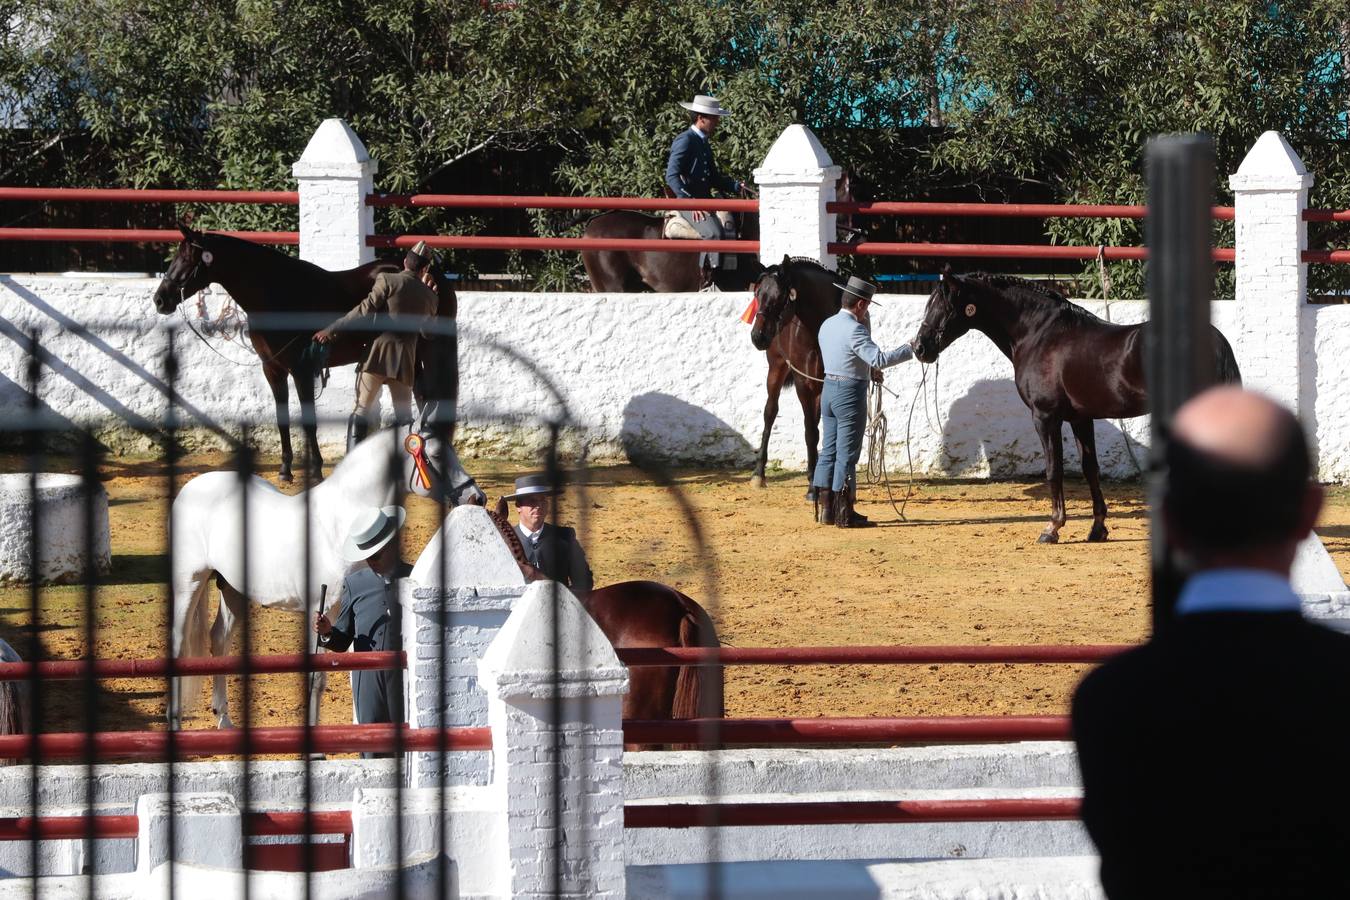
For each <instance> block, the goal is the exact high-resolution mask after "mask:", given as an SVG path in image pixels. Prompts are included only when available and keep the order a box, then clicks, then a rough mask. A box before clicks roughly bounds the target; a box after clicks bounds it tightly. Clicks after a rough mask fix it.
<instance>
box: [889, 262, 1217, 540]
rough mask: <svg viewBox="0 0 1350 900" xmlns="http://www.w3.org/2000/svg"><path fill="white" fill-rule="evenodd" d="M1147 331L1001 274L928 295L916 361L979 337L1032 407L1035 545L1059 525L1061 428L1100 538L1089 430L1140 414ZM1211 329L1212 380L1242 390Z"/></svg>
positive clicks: (1055, 533) (951, 282)
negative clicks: (1038, 468) (1036, 447)
mask: <svg viewBox="0 0 1350 900" xmlns="http://www.w3.org/2000/svg"><path fill="white" fill-rule="evenodd" d="M1150 327H1151V326H1149V325H1148V323H1144V324H1142V325H1115V324H1112V323H1110V322H1105V321H1103V320H1102V319H1099V318H1098V317H1097V316H1095V315H1093V314H1092V313H1090V312H1088V311H1087V310H1086V309H1084V308H1083V307H1081V306H1078V305H1076V304H1074V303H1071V302H1069V300H1068V299H1067V298H1066V297H1064V295H1062V294H1060V293H1059V292H1057V291H1053V290H1051V289H1049V288H1047V287H1044V286H1042V285H1039V284H1036V283H1034V282H1030V281H1026V280H1024V279H1021V278H1013V277H1008V276H994V275H984V274H974V275H951V274H948V275H945V276H944V278H943V280H942V282H941V283H940V284H939V285H938V287H937V288H936V289H934V291H933V293H932V295H930V297H929V298H928V305H927V307H926V308H925V310H924V318H923V323H922V325H921V327H920V329H919V336H918V338H917V339H916V341H915V344H916V346H915V355H916V356H917V357H918V359H919V360H920V361H921V362H925V363H931V362H934V361H936V360H937V358H938V355H939V354H940V353H941V352H942V351H943V350H945V349H946V348H947V347H948V346H950V345H951V343H952V342H953V341H955V340H956V339H957V338H959V337H960V336H961V335H963V334H965V333H966V332H967V331H970V330H975V331H980V332H983V333H984V334H985V335H986V336H987V337H988V338H989V339H990V340H992V341H993V342H994V344H995V345H996V346H997V347H998V348H999V350H1001V351H1002V352H1003V354H1004V355H1005V356H1007V357H1008V359H1009V360H1011V361H1012V364H1013V379H1014V381H1015V383H1016V385H1017V392H1018V395H1019V396H1020V397H1021V398H1022V402H1023V403H1025V404H1026V405H1027V408H1028V409H1030V410H1031V414H1032V417H1033V419H1034V420H1035V425H1036V433H1037V434H1038V435H1039V436H1040V439H1041V445H1042V449H1043V450H1044V452H1045V458H1046V481H1047V482H1048V483H1049V486H1050V496H1051V516H1050V523H1049V524H1048V525H1047V526H1046V527H1045V530H1044V531H1043V532H1042V533H1041V536H1040V538H1039V540H1040V541H1041V542H1042V543H1055V542H1056V541H1058V540H1059V529H1060V528H1061V527H1063V525H1064V522H1065V519H1066V515H1065V510H1064V445H1063V425H1064V423H1065V422H1067V423H1068V424H1069V427H1070V428H1071V429H1072V430H1073V434H1074V438H1075V439H1076V440H1077V442H1078V452H1079V456H1080V457H1081V458H1082V462H1083V476H1084V478H1086V479H1087V483H1088V488H1089V490H1090V491H1091V494H1092V513H1093V523H1092V529H1091V531H1089V533H1088V538H1087V539H1088V540H1089V541H1102V540H1105V539H1106V537H1107V528H1106V501H1105V499H1104V498H1103V496H1102V491H1101V485H1100V470H1099V466H1098V463H1097V446H1096V436H1095V433H1094V430H1093V423H1094V420H1096V419H1116V418H1132V417H1134V416H1139V415H1143V414H1144V413H1145V412H1146V411H1147V408H1148V407H1147V385H1146V384H1145V380H1144V364H1143V350H1144V342H1145V341H1146V340H1147V339H1148V330H1149V328H1150ZM1211 332H1212V334H1213V335H1214V340H1213V353H1214V377H1215V381H1216V382H1218V383H1241V380H1242V376H1241V373H1240V372H1239V371H1238V365H1237V359H1236V358H1235V357H1234V355H1233V348H1232V346H1231V345H1230V344H1229V343H1228V340H1227V339H1226V338H1225V337H1224V336H1223V334H1222V333H1220V332H1219V330H1218V329H1217V328H1213V327H1212V326H1211ZM1126 439H1127V440H1128V438H1126Z"/></svg>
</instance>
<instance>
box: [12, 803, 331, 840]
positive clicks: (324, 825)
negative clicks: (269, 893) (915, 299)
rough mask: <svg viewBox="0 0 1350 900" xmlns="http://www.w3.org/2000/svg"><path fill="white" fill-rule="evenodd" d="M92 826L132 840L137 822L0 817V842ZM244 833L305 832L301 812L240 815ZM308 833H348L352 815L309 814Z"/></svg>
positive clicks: (76, 834) (103, 834) (65, 834)
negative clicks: (90, 823) (91, 824)
mask: <svg viewBox="0 0 1350 900" xmlns="http://www.w3.org/2000/svg"><path fill="white" fill-rule="evenodd" d="M91 820H92V821H93V824H94V837H96V838H134V837H136V836H137V831H138V827H139V819H138V818H137V817H136V816H134V815H131V816H38V817H37V818H34V817H32V816H17V817H13V818H0V841H20V840H27V839H29V838H35V837H36V838H47V839H57V838H74V839H79V838H83V837H84V836H85V835H86V834H87V833H88V829H89V822H90V821H91ZM244 827H245V833H246V834H247V835H249V836H250V837H261V836H264V835H266V836H289V835H298V834H304V833H305V827H306V826H305V813H303V812H255V813H249V814H248V815H247V816H244ZM309 833H310V834H351V833H352V814H351V812H350V811H348V810H345V809H340V810H322V811H318V812H311V813H310V814H309Z"/></svg>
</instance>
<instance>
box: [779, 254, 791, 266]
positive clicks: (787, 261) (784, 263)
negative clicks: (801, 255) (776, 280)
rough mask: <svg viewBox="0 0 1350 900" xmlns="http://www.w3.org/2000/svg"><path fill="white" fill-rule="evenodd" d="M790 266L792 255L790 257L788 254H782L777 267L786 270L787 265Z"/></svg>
mask: <svg viewBox="0 0 1350 900" xmlns="http://www.w3.org/2000/svg"><path fill="white" fill-rule="evenodd" d="M791 264H792V255H791V254H790V253H784V254H783V261H782V262H781V263H779V265H780V266H781V267H782V268H784V269H786V268H787V267H788V266H789V265H791Z"/></svg>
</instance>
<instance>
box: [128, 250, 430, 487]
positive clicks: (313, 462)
mask: <svg viewBox="0 0 1350 900" xmlns="http://www.w3.org/2000/svg"><path fill="white" fill-rule="evenodd" d="M180 230H181V231H182V232H183V243H181V244H180V245H179V246H178V252H177V253H176V254H175V255H174V258H173V260H172V261H171V262H170V263H169V269H168V271H167V272H165V274H164V279H163V280H162V281H161V282H160V284H159V287H158V288H157V289H156V290H155V297H154V300H155V309H156V310H158V311H159V312H160V313H162V314H164V315H169V314H171V313H172V312H173V311H174V310H175V309H176V308H177V307H178V305H179V304H180V303H182V302H183V301H184V300H186V299H187V298H188V297H191V296H192V295H193V294H195V293H197V292H198V291H200V290H201V289H202V288H204V287H206V286H207V285H208V284H218V285H220V286H221V287H223V288H224V289H225V290H226V291H227V292H228V293H229V295H230V296H231V297H232V298H233V299H234V302H235V303H237V304H238V305H239V307H240V308H241V309H243V310H244V312H245V313H247V314H249V315H253V314H263V313H265V314H268V315H276V314H285V313H296V314H309V319H308V320H307V319H303V318H301V316H300V315H297V321H296V322H295V323H294V324H289V325H288V324H286V323H273V324H266V323H264V324H263V325H262V327H250V328H249V340H250V341H251V342H252V343H253V349H254V350H255V351H256V352H257V354H258V359H259V361H260V362H261V364H262V367H263V377H265V378H266V379H267V385H268V387H270V388H271V389H272V398H273V400H274V401H275V403H276V415H277V430H278V431H280V433H281V473H280V477H281V480H282V481H291V480H293V478H294V476H293V474H292V472H291V461H292V458H293V456H292V453H291V430H290V397H289V392H288V390H287V387H286V378H287V376H289V377H290V378H291V379H292V380H293V381H294V382H295V392H296V394H297V395H298V396H299V398H300V405H301V408H302V409H303V410H304V421H303V427H304V430H305V438H306V440H307V442H308V444H307V445H308V447H309V461H310V466H311V473H312V474H313V476H314V477H315V478H321V477H323V476H322V472H323V458H322V456H321V455H320V453H319V438H318V429H317V427H316V424H315V420H314V415H313V413H314V378H315V376H316V375H317V374H318V373H317V372H316V371H315V364H314V362H313V358H312V356H311V355H309V354H307V353H306V352H305V351H306V349H307V348H308V347H309V344H310V336H311V335H313V333H314V332H315V331H316V330H318V329H319V328H321V327H323V325H324V324H326V323H331V322H332V320H333V319H336V318H337V317H338V316H341V315H342V314H344V313H346V312H347V311H349V310H350V309H352V308H353V307H354V306H356V305H357V304H358V303H360V302H361V301H362V300H363V299H365V297H366V295H367V294H368V293H370V289H371V287H373V286H374V284H375V278H376V276H378V275H379V274H380V273H382V272H397V271H398V270H399V269H400V268H401V266H400V265H399V264H398V263H394V262H388V261H379V260H377V261H375V262H370V263H366V264H365V265H363V266H358V267H357V268H355V269H348V270H346V271H342V272H330V271H328V270H327V269H323V268H320V267H319V266H316V265H314V264H313V263H310V262H305V261H304V260H301V259H296V258H295V257H293V256H289V255H287V254H285V253H282V252H280V251H278V250H274V249H272V248H270V247H264V246H262V245H261V244H255V243H253V242H251V241H246V240H241V239H239V238H235V237H230V236H228V235H223V234H212V233H210V232H199V231H193V230H192V229H191V228H187V227H186V226H183V227H181V228H180ZM436 285H437V291H438V294H439V297H440V304H439V307H438V310H437V315H438V316H440V317H442V318H445V319H448V320H452V319H454V317H455V311H456V297H455V292H454V289H453V288H451V287H450V285H449V284H448V283H447V282H446V281H445V280H444V279H443V278H440V277H436ZM316 314H322V315H316ZM439 330H444V331H446V332H447V334H448V332H449V331H450V329H449V328H448V327H447V328H445V329H438V331H439ZM372 337H373V335H371V334H370V333H369V332H362V331H356V330H352V331H343V332H339V333H338V334H337V336H336V339H335V340H334V341H333V342H332V343H331V344H328V345H327V346H328V347H329V348H330V349H329V353H328V358H327V360H326V361H325V365H327V366H345V365H350V364H352V363H357V362H361V361H362V360H364V359H365V356H366V353H367V351H368V349H369V343H370V340H371V338H372ZM452 343H453V339H452V338H448V339H447V338H445V337H441V336H440V335H439V334H438V335H437V336H436V337H434V338H431V339H424V340H422V341H420V342H419V347H418V368H419V376H418V381H419V384H418V387H419V390H418V398H417V399H418V402H419V404H421V405H422V407H423V409H424V410H425V408H426V405H427V402H428V397H427V391H428V382H429V380H430V379H429V377H428V376H429V373H430V371H431V370H432V369H433V368H434V369H436V370H437V371H441V370H444V369H445V368H447V367H445V366H441V365H434V362H435V357H436V356H437V355H441V356H444V355H446V354H448V353H453V348H451V347H448V346H447V344H452ZM450 381H451V383H452V382H453V378H451V379H450ZM435 390H436V391H437V392H438V394H437V396H438V397H440V396H449V395H450V393H452V387H450V386H447V385H445V384H444V383H442V384H439V385H437V386H436V387H435ZM451 400H453V397H452V396H451Z"/></svg>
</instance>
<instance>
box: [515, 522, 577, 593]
mask: <svg viewBox="0 0 1350 900" xmlns="http://www.w3.org/2000/svg"><path fill="white" fill-rule="evenodd" d="M516 534H518V535H520V542H521V544H523V545H524V547H525V558H526V559H527V560H529V563H530V565H532V566H534V567H535V568H536V569H538V570H539V571H541V572H543V573H544V574H545V575H547V576H548V577H549V578H551V579H553V580H554V581H558V582H561V583H562V584H565V585H567V586H568V587H569V588H571V589H572V593H574V594H576V595H577V596H582V595H584V594H588V593H590V591H591V588H592V587H593V586H594V584H595V578H594V576H592V575H591V567H590V566H589V565H588V564H587V563H586V554H585V552H584V551H582V549H581V543H580V542H579V541H578V540H577V533H576V530H575V529H572V528H560V527H559V526H557V525H552V524H550V523H548V522H545V523H544V527H543V528H541V529H539V542H538V544H535V543H534V542H532V541H531V540H530V535H529V532H527V531H526V530H525V529H524V528H521V527H520V526H519V525H517V526H516Z"/></svg>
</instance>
